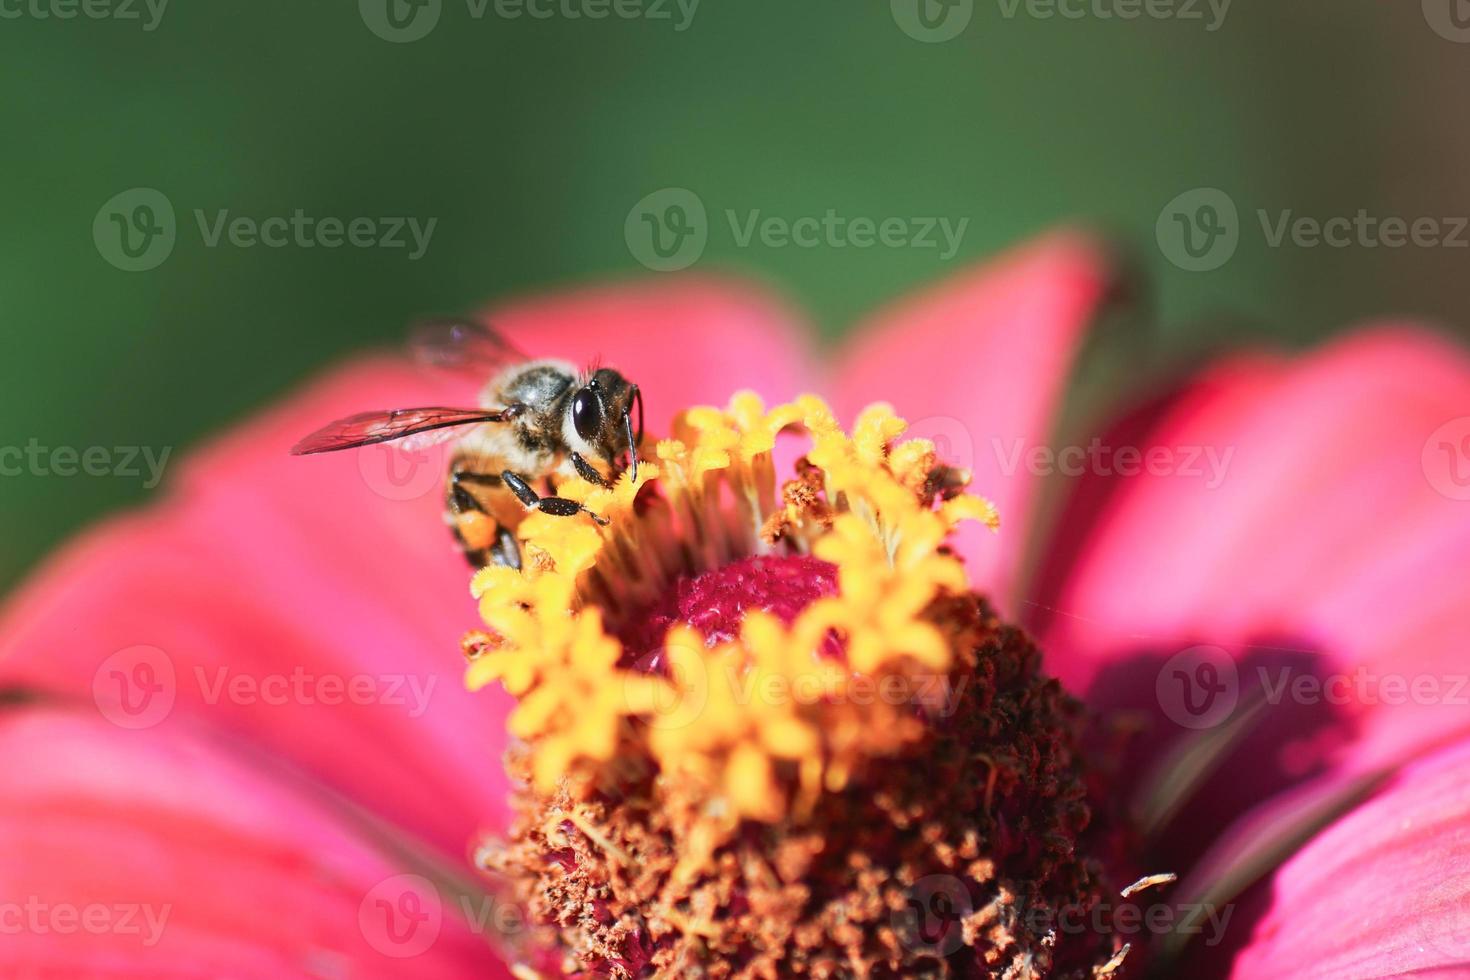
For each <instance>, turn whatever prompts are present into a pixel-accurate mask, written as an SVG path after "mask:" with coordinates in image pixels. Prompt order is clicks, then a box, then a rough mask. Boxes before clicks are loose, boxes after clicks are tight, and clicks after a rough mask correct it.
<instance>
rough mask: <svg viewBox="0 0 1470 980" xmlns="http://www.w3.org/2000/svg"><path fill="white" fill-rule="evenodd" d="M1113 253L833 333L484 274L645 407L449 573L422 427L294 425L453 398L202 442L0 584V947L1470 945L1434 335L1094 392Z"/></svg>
mask: <svg viewBox="0 0 1470 980" xmlns="http://www.w3.org/2000/svg"><path fill="white" fill-rule="evenodd" d="M1120 286H1121V284H1120V283H1119V282H1117V280H1116V279H1115V278H1114V277H1113V276H1112V274H1111V273H1110V271H1109V267H1108V261H1107V256H1106V255H1105V254H1103V253H1102V252H1101V250H1100V249H1098V248H1097V247H1096V246H1094V245H1092V244H1091V243H1089V242H1087V241H1085V240H1081V239H1079V238H1076V237H1072V236H1056V237H1052V238H1048V239H1045V240H1043V241H1040V242H1038V243H1035V244H1033V245H1031V246H1028V247H1026V248H1025V249H1023V250H1020V251H1018V252H1016V253H1014V254H1012V255H1009V256H1006V257H1004V258H1003V259H1001V260H1000V261H999V262H997V263H996V264H994V265H992V266H990V267H988V268H985V269H981V270H977V271H975V272H970V273H965V274H963V275H961V276H959V277H958V278H956V279H955V280H953V281H951V282H948V283H946V284H944V285H942V286H940V287H939V288H938V289H937V290H935V291H933V292H931V293H928V294H925V295H922V296H919V297H917V298H915V299H912V300H910V301H908V302H906V303H904V304H902V305H900V306H898V307H896V308H894V309H892V310H890V311H889V312H887V313H886V314H884V315H882V316H881V317H880V318H879V320H878V322H876V323H874V324H873V325H871V326H869V327H867V328H865V329H863V330H861V331H860V332H858V333H857V334H856V335H855V339H854V340H852V341H851V342H849V343H848V344H847V345H846V346H845V348H844V349H842V350H840V351H838V352H836V353H835V354H834V355H833V356H832V357H831V358H830V359H828V360H827V361H826V363H825V365H824V366H822V367H817V366H815V365H814V363H813V358H812V356H811V353H810V351H809V349H808V347H807V346H806V343H805V342H804V341H803V339H802V336H803V335H802V334H801V332H800V331H799V330H798V329H797V328H795V327H794V326H793V325H792V317H791V316H790V315H789V314H788V313H787V312H786V311H785V310H784V309H783V308H782V307H780V306H779V305H778V304H776V303H774V302H773V301H771V300H770V299H769V298H767V297H765V296H764V295H762V294H760V293H758V292H756V291H753V290H750V289H748V288H744V287H737V286H733V285H729V284H726V283H723V282H714V281H709V280H702V279H677V280H670V281H667V282H659V283H655V284H648V285H638V286H621V287H615V288H608V289H598V290H591V291H587V292H582V293H575V294H571V295H568V296H562V297H556V298H552V299H549V300H545V301H539V302H534V303H528V304H524V305H518V306H512V307H509V308H506V309H503V310H497V311H493V312H492V314H491V318H492V319H493V320H494V322H495V323H496V324H497V325H498V326H499V327H500V328H501V329H502V330H503V331H504V332H505V333H506V334H507V335H509V336H510V337H512V338H513V339H514V340H515V341H516V342H517V343H518V344H520V345H521V346H522V347H524V348H526V349H528V350H530V351H532V352H533V353H537V354H542V353H545V354H555V355H559V356H564V357H569V358H572V359H576V360H584V361H585V360H587V359H589V358H591V357H594V356H596V357H599V358H600V359H601V360H603V361H604V362H605V363H608V364H612V365H616V366H617V367H618V368H619V369H621V370H622V371H623V372H624V373H625V374H627V375H628V376H629V377H630V378H632V379H634V380H636V381H637V382H638V384H639V385H640V386H641V387H642V389H643V391H644V392H645V393H646V398H647V404H648V426H649V430H650V432H651V433H653V434H656V435H657V436H660V437H664V438H663V439H662V441H658V442H656V443H655V446H656V451H653V452H648V453H647V454H646V456H645V458H646V460H647V465H646V466H645V467H643V468H641V470H640V473H639V477H638V480H637V482H636V483H635V482H634V481H632V480H631V479H630V478H628V477H624V478H623V480H621V481H620V482H619V483H618V484H617V485H616V486H615V487H613V488H612V489H610V490H603V489H599V488H594V487H592V486H590V485H583V486H573V487H569V488H567V490H566V491H565V492H567V493H568V494H574V495H576V496H578V497H579V499H582V500H584V502H586V503H587V505H588V507H589V508H591V509H593V510H594V511H597V512H598V513H601V514H605V515H606V516H608V517H610V518H612V520H611V523H610V524H609V526H608V527H607V529H605V530H603V529H601V528H599V527H598V526H597V525H594V524H593V523H592V522H590V521H583V520H572V519H563V518H554V517H549V516H544V515H533V516H531V517H529V518H528V519H527V520H526V521H525V523H524V524H523V525H522V527H521V528H520V529H519V530H518V536H520V537H521V539H522V543H523V550H524V553H525V555H526V557H527V559H528V560H527V562H526V567H525V570H524V572H512V571H510V570H507V569H502V568H491V569H489V570H486V571H482V572H481V573H479V574H478V575H475V576H474V577H473V589H474V593H473V595H472V594H471V592H470V589H468V588H467V587H466V586H467V583H469V582H470V580H471V576H470V575H468V573H467V571H466V569H465V567H464V564H463V562H462V560H461V559H460V558H459V557H458V556H457V555H456V554H455V551H454V549H453V547H452V545H451V544H450V542H449V539H448V536H447V535H446V534H445V533H444V531H443V529H442V527H441V523H442V521H441V516H440V513H439V511H440V509H441V500H440V498H441V493H442V491H441V480H442V468H439V466H438V464H439V462H442V460H439V459H438V458H437V457H435V456H434V455H433V454H429V456H430V458H428V459H422V458H416V457H413V456H410V455H405V454H402V453H397V452H396V451H392V450H385V449H381V448H377V449H372V450H365V451H363V452H361V453H355V454H340V455H339V456H336V457H326V458H322V459H314V460H300V459H292V458H289V457H288V456H287V455H286V453H285V450H286V448H287V447H289V446H290V445H291V444H292V443H293V442H294V441H295V440H296V439H297V438H298V437H300V436H301V435H303V434H304V433H305V432H307V431H309V430H310V429H312V428H315V427H316V426H317V425H319V424H320V423H321V422H323V421H326V420H328V419H330V418H333V417H337V416H341V415H345V414H350V413H352V412H355V411H360V410H363V409H367V408H385V407H396V406H404V405H412V404H421V403H429V402H432V403H448V402H450V401H451V400H453V399H454V397H455V395H456V394H458V396H459V398H460V400H466V399H468V398H470V397H472V395H471V394H470V392H469V390H468V388H465V389H464V390H461V391H459V392H457V393H456V392H455V391H454V390H453V389H452V388H451V389H450V390H449V391H446V389H445V383H444V381H443V379H439V378H431V377H428V376H425V375H422V374H420V373H418V372H416V371H414V370H412V369H410V368H409V367H407V366H406V365H404V364H402V363H400V362H399V361H398V360H396V359H391V358H375V359H370V360H365V361H362V362H359V363H357V364H354V365H350V366H348V367H346V368H344V369H342V370H340V371H338V372H336V373H335V374H333V375H331V376H330V377H328V378H327V379H325V380H324V381H322V382H320V383H318V384H316V385H314V386H312V387H311V388H310V389H309V390H307V391H306V392H304V393H303V394H301V395H299V396H297V397H295V398H293V399H292V400H291V401H290V402H289V403H288V404H286V405H284V406H282V407H281V408H279V409H277V410H274V411H273V412H271V413H269V414H268V415H266V416H264V417H263V418H261V419H258V420H256V421H254V422H251V423H249V424H247V425H246V426H244V427H243V428H242V429H240V430H239V431H237V432H235V433H233V434H231V435H228V436H226V437H224V438H223V439H221V440H220V441H219V442H217V443H216V444H215V445H213V446H212V447H209V448H207V449H205V450H203V451H201V452H199V453H197V454H195V456H194V458H193V459H192V461H191V462H190V463H189V464H188V466H187V468H186V470H185V471H184V472H183V473H182V474H180V476H179V478H178V479H177V480H175V481H174V483H173V487H172V492H171V494H170V498H169V499H168V500H167V501H166V502H164V503H161V504H159V505H157V506H155V507H153V508H151V509H148V510H146V511H143V512H141V513H137V514H133V515H128V516H124V517H121V518H117V519H115V520H113V521H111V522H109V523H107V524H105V525H103V526H102V527H101V528H99V529H97V530H94V531H92V532H90V533H88V534H86V535H84V536H83V537H82V538H81V540H79V541H77V542H76V543H74V544H72V545H70V546H69V547H67V548H66V549H65V550H64V551H63V552H62V553H61V554H59V555H58V556H56V557H55V558H54V559H53V560H52V561H51V562H50V563H49V564H48V565H47V567H46V568H44V569H43V570H42V571H41V572H39V573H38V574H37V575H36V577H35V578H34V579H33V580H32V581H31V582H30V583H29V584H27V585H26V586H24V587H23V588H22V589H21V590H20V591H19V593H18V594H17V595H16V596H15V597H14V598H13V599H12V600H11V602H10V604H9V607H8V609H7V610H6V611H5V613H4V616H3V618H0V670H3V671H4V682H5V685H6V690H7V691H8V692H10V695H11V696H10V697H9V698H8V699H7V704H6V712H5V715H4V719H3V722H0V742H3V750H4V752H5V758H6V760H7V762H8V765H7V767H6V770H5V771H6V775H5V776H4V777H0V778H3V779H4V780H5V781H6V786H5V792H4V794H3V797H0V798H3V800H4V802H3V804H0V814H3V820H4V827H5V831H6V840H7V843H8V845H9V846H8V847H7V848H6V849H5V853H4V857H3V859H0V862H3V863H0V869H3V870H0V886H3V887H0V929H3V931H4V933H5V942H4V944H3V947H0V957H3V962H4V966H5V969H6V971H7V972H8V973H14V974H17V975H21V976H31V975H41V976H87V975H99V976H113V975H120V976H134V975H135V976H150V977H153V976H170V975H178V976H203V975H229V976H280V975H283V974H286V975H313V976H379V975H398V974H411V975H414V976H427V977H435V976H472V975H473V976H483V975H486V974H489V975H508V974H509V972H510V971H512V970H514V971H516V972H517V973H518V974H520V975H522V976H524V975H527V974H528V973H530V972H531V971H539V972H540V973H547V974H549V973H553V972H555V971H561V970H572V971H576V970H584V971H589V972H591V973H594V974H601V973H614V974H615V973H618V972H630V973H635V974H641V973H646V972H651V971H654V970H659V971H662V972H664V973H667V974H670V975H678V974H682V973H692V972H694V971H696V970H709V971H710V972H711V974H712V975H723V974H722V972H721V971H729V972H730V973H732V974H734V973H739V972H740V971H742V970H744V971H746V972H748V973H749V974H751V975H769V976H774V975H789V974H790V973H792V972H794V971H796V970H801V971H805V972H808V973H811V974H813V975H850V974H854V973H860V972H864V971H867V972H870V973H872V974H874V975H892V974H894V973H899V974H906V975H908V974H918V973H925V972H935V973H937V972H940V971H944V970H948V971H950V972H952V973H955V974H957V975H985V974H987V973H993V974H996V975H1000V974H1002V973H1004V974H1005V975H1010V976H1031V975H1048V974H1057V975H1060V974H1063V973H1066V974H1075V975H1115V976H1121V975H1126V974H1128V973H1129V972H1130V971H1132V972H1133V973H1135V974H1137V973H1139V972H1140V971H1141V970H1142V969H1144V968H1145V967H1146V966H1147V965H1148V964H1150V963H1152V964H1154V965H1156V966H1160V967H1162V968H1171V969H1174V970H1178V971H1186V970H1187V971H1188V973H1189V975H1208V974H1221V975H1224V974H1229V975H1235V976H1245V977H1268V976H1269V977H1278V976H1306V975H1311V976H1327V977H1367V976H1384V975H1390V974H1398V973H1423V974H1431V973H1438V974H1442V975H1449V974H1451V973H1454V972H1456V971H1457V970H1460V971H1463V970H1465V969H1466V964H1467V963H1470V912H1467V908H1470V861H1467V857H1470V769H1467V767H1466V763H1467V762H1470V739H1467V736H1470V707H1467V706H1466V705H1467V702H1470V691H1467V690H1466V689H1465V685H1464V683H1463V680H1464V678H1465V676H1466V668H1465V667H1464V663H1465V654H1464V649H1465V647H1464V642H1465V639H1466V637H1467V630H1466V625H1467V622H1466V620H1467V617H1470V603H1467V602H1466V601H1465V599H1466V593H1467V591H1470V586H1467V584H1466V581H1467V580H1466V578H1465V575H1464V572H1463V566H1464V556H1465V554H1466V553H1467V546H1470V519H1467V518H1470V511H1467V510H1466V508H1467V507H1470V503H1467V502H1466V500H1465V498H1466V497H1470V490H1466V484H1467V483H1470V477H1467V476H1466V474H1465V472H1464V467H1466V465H1467V458H1470V446H1467V445H1465V443H1464V440H1465V438H1466V435H1467V429H1470V423H1466V421H1465V419H1464V418H1463V416H1464V415H1465V414H1466V413H1467V408H1466V406H1467V405H1470V363H1467V360H1466V358H1465V356H1464V354H1463V353H1462V352H1460V351H1459V350H1457V349H1455V348H1454V347H1452V346H1451V345H1449V344H1447V343H1445V342H1443V341H1441V340H1438V339H1436V338H1435V337H1434V336H1432V335H1431V334H1429V333H1427V332H1424V331H1421V330H1418V329H1414V328H1409V327H1399V326H1376V327H1371V328H1367V329H1364V330H1360V331H1358V332H1355V333H1353V334H1350V335H1348V336H1346V337H1345V338H1344V339H1341V340H1338V341H1336V342H1334V343H1333V344H1331V345H1329V346H1327V347H1326V348H1324V349H1322V350H1320V351H1317V352H1314V353H1311V354H1308V355H1304V356H1300V357H1283V356H1279V355H1274V354H1265V353H1251V354H1245V355H1238V356H1235V357H1232V358H1230V359H1227V360H1225V361H1223V362H1220V363H1218V364H1216V365H1213V366H1211V367H1209V368H1207V369H1206V370H1205V371H1203V372H1202V373H1200V374H1198V375H1197V376H1195V377H1193V378H1192V379H1190V380H1189V381H1188V382H1187V383H1184V384H1181V385H1180V386H1179V387H1178V388H1177V389H1176V390H1173V391H1170V392H1167V393H1164V394H1161V395H1158V396H1157V397H1155V398H1153V399H1152V400H1150V401H1148V402H1136V401H1135V402H1134V403H1133V404H1132V405H1131V406H1127V407H1128V408H1129V411H1128V412H1127V413H1126V414H1125V415H1123V416H1122V418H1121V420H1120V421H1118V422H1115V423H1113V424H1112V425H1110V426H1107V427H1099V426H1097V425H1095V424H1094V422H1093V415H1094V409H1093V408H1092V406H1091V403H1089V402H1088V401H1087V400H1086V399H1084V398H1082V397H1081V395H1080V393H1079V391H1078V389H1076V388H1075V387H1074V386H1071V385H1070V384H1069V379H1070V378H1071V376H1072V374H1073V372H1074V369H1075V367H1076V364H1077V362H1078V360H1079V357H1080V355H1081V351H1082V349H1083V347H1084V345H1085V344H1086V343H1087V342H1088V341H1089V339H1090V336H1089V333H1088V327H1089V325H1090V324H1092V323H1094V322H1096V321H1098V320H1099V319H1101V318H1102V317H1103V314H1105V313H1106V312H1107V311H1108V310H1109V309H1110V308H1111V306H1112V304H1114V303H1115V302H1116V301H1117V300H1118V299H1119V297H1120V296H1121V295H1122V293H1123V291H1122V290H1121V288H1120ZM808 392H817V393H821V394H823V395H825V396H827V399H828V400H827V401H822V400H820V399H817V398H812V397H806V396H805V395H806V393H808ZM1068 399H1070V400H1068ZM1064 401H1066V404H1065V405H1064ZM1053 447H1054V448H1053ZM1079 460H1080V461H1082V462H1080V463H1079V462H1078V461H1079ZM1078 467H1080V468H1081V469H1082V470H1085V471H1086V475H1085V476H1083V477H1081V478H1080V479H1073V480H1070V481H1069V480H1065V479H1062V480H1058V479H1048V478H1047V476H1048V471H1056V470H1061V471H1062V475H1063V476H1066V475H1067V474H1068V472H1070V471H1071V470H1073V469H1076V468H1078ZM644 470H646V472H645V471H644ZM966 477H968V479H966ZM1462 491H1464V492H1462ZM997 515H998V523H999V531H998V532H997V531H995V530H994V526H995V525H996V524H997ZM477 624H478V625H477ZM1018 626H1019V627H1024V628H1025V630H1026V631H1027V632H1022V631H1021V630H1020V629H1018V628H1016V627H1018ZM460 649H463V650H464V651H465V652H466V653H467V654H468V655H469V658H470V659H469V662H468V669H467V671H466V664H465V661H464V660H463V659H461V658H460V657H459V654H458V652H457V651H459V650H460ZM1052 678H1056V680H1052ZM858 679H862V680H863V681H864V682H865V683H871V685H872V687H871V688H867V690H870V691H881V690H887V691H889V692H897V694H895V695H892V696H886V697H885V696H876V697H874V696H870V697H866V698H862V699H860V698H857V697H854V696H853V693H854V691H856V690H858V689H859V687H858V685H857V684H856V681H857V680H858ZM1057 681H1060V684H1058V683H1057ZM884 684H887V687H886V688H884V687H883V685H884ZM957 690H958V694H957V695H955V692H956V691H957ZM772 691H777V692H779V693H777V694H772V693H770V692H772ZM752 692H754V693H752ZM946 692H947V693H948V694H949V695H955V696H954V697H952V698H949V697H946ZM508 732H509V733H511V734H513V735H514V736H515V741H514V747H513V748H512V750H511V751H510V753H509V766H510V768H509V772H508V771H507V769H506V768H505V767H504V766H503V765H502V757H503V756H505V755H506V749H507V746H508V745H510V744H511V743H510V742H509V741H508V734H507V733H508ZM487 871H488V872H489V873H487ZM1175 876H1177V877H1178V880H1177V881H1173V880H1172V879H1173V878H1174V877H1175ZM1135 879H1137V881H1136V882H1135Z"/></svg>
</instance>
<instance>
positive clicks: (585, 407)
mask: <svg viewBox="0 0 1470 980" xmlns="http://www.w3.org/2000/svg"><path fill="white" fill-rule="evenodd" d="M635 412H636V413H637V416H638V421H637V424H636V426H635V425H634V422H633V415H634V413H635ZM567 414H568V422H569V428H570V429H571V430H572V433H575V435H576V437H577V439H576V441H575V442H573V445H574V446H575V445H576V442H580V443H581V444H582V445H583V446H584V447H585V448H586V453H584V455H585V454H590V455H593V456H596V457H598V458H599V459H602V460H604V461H606V462H607V464H608V465H609V466H616V465H617V460H618V457H619V456H621V455H622V454H623V453H624V452H627V454H628V465H629V466H630V467H631V469H632V471H633V478H634V479H637V478H638V443H639V441H640V440H642V438H643V395H642V393H641V392H639V390H638V386H637V385H635V384H632V383H631V382H629V381H628V379H627V378H624V377H623V376H622V375H621V374H619V373H618V372H616V371H614V370H613V369H612V368H598V369H597V370H596V371H594V372H593V373H592V376H591V377H590V378H588V379H587V383H586V384H584V385H583V386H582V387H581V388H579V389H578V390H577V392H576V394H574V395H573V396H572V403H571V407H570V409H569V411H568V413H567ZM570 434H571V433H569V435H570Z"/></svg>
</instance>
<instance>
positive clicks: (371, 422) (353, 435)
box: [291, 408, 506, 456]
mask: <svg viewBox="0 0 1470 980" xmlns="http://www.w3.org/2000/svg"><path fill="white" fill-rule="evenodd" d="M505 418H506V413H504V412H500V411H495V410H492V409H484V408H399V409H394V410H392V411H387V412H360V413H358V414H357V415H349V416H347V418H345V419H338V420H337V421H335V422H333V423H332V424H331V425H327V426H323V427H322V428H320V429H318V430H316V431H315V432H313V433H312V434H311V435H309V436H307V437H306V438H305V439H302V440H301V441H300V442H298V443H297V444H296V445H294V446H292V447H291V453H292V455H294V456H309V455H311V454H312V453H330V452H334V451H336V450H338V449H352V448H354V447H356V446H371V445H373V444H374V443H379V442H390V441H392V440H394V439H407V440H409V441H408V442H406V443H405V444H404V445H405V447H409V448H415V449H422V448H424V447H425V446H431V445H433V444H434V443H437V442H443V441H444V440H446V439H452V438H454V437H455V436H456V435H459V432H458V431H456V430H458V429H459V428H461V427H462V426H466V425H478V424H480V423H482V422H502V421H504V420H505Z"/></svg>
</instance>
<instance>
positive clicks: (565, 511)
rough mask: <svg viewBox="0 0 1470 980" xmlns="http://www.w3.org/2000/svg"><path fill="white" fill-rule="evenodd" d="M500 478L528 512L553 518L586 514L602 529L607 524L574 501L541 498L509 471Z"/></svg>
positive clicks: (602, 518)
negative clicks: (601, 526) (533, 511)
mask: <svg viewBox="0 0 1470 980" xmlns="http://www.w3.org/2000/svg"><path fill="white" fill-rule="evenodd" d="M500 478H501V479H502V480H504V481H505V485H506V486H508V487H510V490H511V493H513V494H515V495H516V498H517V499H518V500H520V502H521V503H523V504H525V505H526V508H527V509H528V510H539V511H541V512H542V513H543V514H550V515H552V516H553V517H575V516H577V515H578V514H586V515H587V516H588V517H591V518H592V519H593V520H594V521H596V522H597V523H599V524H601V525H603V526H604V527H606V526H607V524H608V523H609V522H608V519H607V518H606V517H602V516H601V515H599V514H595V513H593V512H592V511H590V510H588V509H587V508H586V507H584V506H582V505H581V504H579V503H577V502H576V501H575V500H568V499H567V498H565V497H543V496H541V495H540V494H538V493H537V492H536V491H535V490H533V489H531V485H530V484H529V483H527V482H526V481H525V480H522V479H521V478H520V477H518V476H516V475H515V474H514V473H512V472H511V471H510V470H506V471H505V472H504V473H502V474H500Z"/></svg>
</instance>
